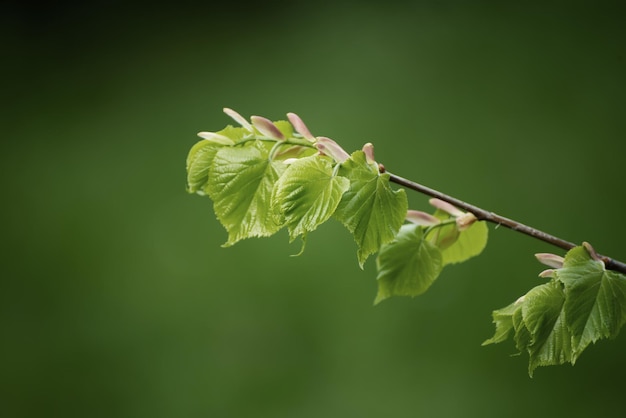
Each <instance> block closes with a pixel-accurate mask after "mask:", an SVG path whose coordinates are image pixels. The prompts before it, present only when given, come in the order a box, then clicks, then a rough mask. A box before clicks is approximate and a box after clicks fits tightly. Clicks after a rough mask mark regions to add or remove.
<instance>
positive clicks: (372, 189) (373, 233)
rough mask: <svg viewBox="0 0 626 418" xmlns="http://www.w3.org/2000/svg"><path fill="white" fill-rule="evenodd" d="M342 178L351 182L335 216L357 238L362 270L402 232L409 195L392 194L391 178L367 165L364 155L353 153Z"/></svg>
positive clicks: (341, 170)
mask: <svg viewBox="0 0 626 418" xmlns="http://www.w3.org/2000/svg"><path fill="white" fill-rule="evenodd" d="M339 174H341V175H343V176H345V177H347V178H348V179H349V180H350V188H349V189H348V191H346V193H345V194H344V195H343V198H342V199H341V202H340V203H339V207H338V208H337V211H336V212H335V215H334V216H335V218H337V220H339V221H340V222H341V223H342V224H343V225H344V226H345V227H346V228H348V230H349V231H350V232H351V233H352V235H353V236H354V240H355V241H356V243H357V246H358V251H357V257H358V260H359V265H360V266H361V268H363V264H364V263H365V261H366V260H367V257H368V256H369V255H370V254H374V253H376V252H377V251H378V250H379V249H380V247H381V245H383V244H386V243H388V242H391V241H392V240H393V239H394V238H395V236H396V234H397V233H398V231H399V230H400V227H401V226H402V223H403V222H404V218H405V217H406V212H407V209H408V203H407V197H406V193H405V191H404V190H403V189H400V190H396V191H394V190H392V189H391V187H390V185H389V174H382V175H381V174H379V172H378V167H376V166H373V165H370V164H368V163H367V161H366V159H365V153H363V151H356V152H354V153H353V154H352V156H351V157H350V159H348V160H346V161H345V162H344V163H343V164H342V165H341V168H340V170H339Z"/></svg>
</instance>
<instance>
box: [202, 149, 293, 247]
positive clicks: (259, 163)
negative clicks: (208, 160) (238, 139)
mask: <svg viewBox="0 0 626 418" xmlns="http://www.w3.org/2000/svg"><path fill="white" fill-rule="evenodd" d="M283 170H284V164H283V163H281V162H270V161H269V159H268V151H267V148H266V147H265V146H264V145H262V144H260V143H258V142H254V143H253V142H251V143H248V144H246V145H244V146H236V147H224V148H221V149H220V150H219V151H218V152H217V153H216V154H215V158H214V161H213V164H211V167H210V169H209V180H208V186H207V192H208V194H209V196H210V197H211V199H212V200H213V208H214V210H215V214H216V215H217V218H218V219H219V220H220V222H221V223H222V225H224V227H225V228H226V230H227V231H228V241H227V242H226V243H225V244H224V245H225V246H230V245H233V244H234V243H236V242H237V241H239V240H242V239H244V238H251V237H265V236H270V235H272V234H274V233H275V232H277V231H278V230H279V229H280V227H281V225H280V224H278V223H276V221H275V219H274V217H273V216H272V211H271V208H270V204H269V203H270V196H271V193H272V189H273V187H274V184H275V183H276V180H278V178H279V176H280V174H281V173H282V171H283Z"/></svg>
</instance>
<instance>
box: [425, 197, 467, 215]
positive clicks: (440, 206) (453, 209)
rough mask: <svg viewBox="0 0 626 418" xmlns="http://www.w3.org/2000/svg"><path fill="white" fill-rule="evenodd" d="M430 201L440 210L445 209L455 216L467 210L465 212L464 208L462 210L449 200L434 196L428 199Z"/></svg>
mask: <svg viewBox="0 0 626 418" xmlns="http://www.w3.org/2000/svg"><path fill="white" fill-rule="evenodd" d="M428 203H430V204H431V205H433V206H434V207H436V208H437V209H440V210H442V211H444V212H446V213H449V214H450V215H452V216H454V217H455V218H456V217H459V216H462V215H464V214H465V212H463V211H462V210H460V209H459V208H457V207H456V206H453V205H451V204H450V203H448V202H444V201H443V200H441V199H437V198H432V199H430V200H429V201H428Z"/></svg>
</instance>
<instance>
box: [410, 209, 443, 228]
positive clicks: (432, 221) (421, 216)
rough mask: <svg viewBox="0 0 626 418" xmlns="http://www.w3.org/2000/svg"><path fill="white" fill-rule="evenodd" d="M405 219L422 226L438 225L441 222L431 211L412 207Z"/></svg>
mask: <svg viewBox="0 0 626 418" xmlns="http://www.w3.org/2000/svg"><path fill="white" fill-rule="evenodd" d="M405 219H406V220H407V221H409V222H411V223H414V224H416V225H422V226H432V225H437V224H439V223H440V222H441V221H440V220H439V219H437V218H435V217H434V216H433V215H431V214H430V213H426V212H422V211H420V210H411V209H410V210H408V211H407V213H406V218H405Z"/></svg>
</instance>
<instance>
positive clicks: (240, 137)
mask: <svg viewBox="0 0 626 418" xmlns="http://www.w3.org/2000/svg"><path fill="white" fill-rule="evenodd" d="M215 133H216V134H220V135H224V136H225V137H228V138H230V139H232V140H233V141H234V142H235V143H236V144H238V143H241V142H243V141H244V140H246V139H250V138H252V133H251V132H250V131H248V130H247V129H245V128H242V127H239V126H232V125H228V126H226V127H225V128H224V129H222V130H221V131H217V132H215Z"/></svg>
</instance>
